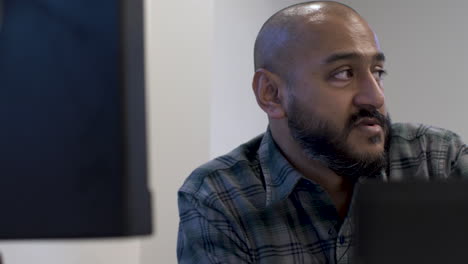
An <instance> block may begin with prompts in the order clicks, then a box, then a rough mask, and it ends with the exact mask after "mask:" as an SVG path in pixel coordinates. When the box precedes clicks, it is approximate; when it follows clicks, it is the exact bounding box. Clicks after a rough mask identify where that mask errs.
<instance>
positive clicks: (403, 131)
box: [392, 123, 459, 141]
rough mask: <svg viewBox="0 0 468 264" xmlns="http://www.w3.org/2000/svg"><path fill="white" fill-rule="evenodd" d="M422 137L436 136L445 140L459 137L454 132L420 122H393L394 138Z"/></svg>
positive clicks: (409, 138)
mask: <svg viewBox="0 0 468 264" xmlns="http://www.w3.org/2000/svg"><path fill="white" fill-rule="evenodd" d="M422 138H434V139H439V140H443V141H451V140H453V139H458V138H459V136H458V135H457V134H455V133H454V132H452V131H450V130H447V129H443V128H439V127H435V126H429V125H425V124H418V123H394V124H392V140H393V139H403V140H406V141H412V140H417V139H422Z"/></svg>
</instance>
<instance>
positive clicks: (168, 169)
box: [142, 0, 213, 264]
mask: <svg viewBox="0 0 468 264" xmlns="http://www.w3.org/2000/svg"><path fill="white" fill-rule="evenodd" d="M212 3H213V2H212V1H211V0H203V1H199V0H179V1H154V0H148V1H147V4H148V5H147V13H146V14H147V26H148V27H147V31H146V32H147V36H148V37H147V59H148V64H147V66H148V69H147V78H148V107H149V108H148V110H149V111H148V112H149V116H150V123H149V128H150V129H149V132H150V133H149V135H150V150H151V162H150V163H151V166H150V168H151V176H152V189H153V191H154V195H155V197H156V201H155V209H156V210H155V228H156V236H155V237H153V238H151V239H145V240H143V241H142V263H144V264H155V263H164V264H166V263H167V264H170V263H176V241H177V228H178V224H179V220H178V212H177V200H176V198H177V189H178V188H179V187H180V186H181V185H182V182H183V181H184V179H185V178H186V177H187V176H188V175H189V173H190V172H191V171H192V170H193V169H194V168H195V167H197V166H199V165H201V164H202V163H204V162H206V161H207V160H208V159H209V122H210V120H209V116H210V115H209V105H210V89H211V64H212V54H211V49H212V23H213V21H212V17H213V6H212Z"/></svg>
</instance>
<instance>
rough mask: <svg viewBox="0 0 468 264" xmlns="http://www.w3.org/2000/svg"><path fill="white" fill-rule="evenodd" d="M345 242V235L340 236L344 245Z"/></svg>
mask: <svg viewBox="0 0 468 264" xmlns="http://www.w3.org/2000/svg"><path fill="white" fill-rule="evenodd" d="M344 243H345V237H344V236H340V244H341V245H343V244H344Z"/></svg>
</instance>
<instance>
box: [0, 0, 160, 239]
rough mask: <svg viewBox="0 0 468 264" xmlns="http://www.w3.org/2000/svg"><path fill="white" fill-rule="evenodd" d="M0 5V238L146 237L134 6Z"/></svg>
mask: <svg viewBox="0 0 468 264" xmlns="http://www.w3.org/2000/svg"><path fill="white" fill-rule="evenodd" d="M0 1H1V0H0ZM0 5H1V6H2V8H1V10H2V12H1V13H2V14H3V16H2V17H1V22H0V23H1V24H0V215H1V216H0V239H14V238H70V237H109V236H130V235H143V234H149V233H151V206H150V205H151V203H150V200H151V199H150V192H149V190H148V182H147V174H148V173H147V148H146V125H145V120H146V117H145V91H144V89H145V80H144V45H143V13H144V11H143V0H99V1H96V0H67V1H54V0H34V1H33V0H3V3H0Z"/></svg>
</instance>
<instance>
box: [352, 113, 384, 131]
mask: <svg viewBox="0 0 468 264" xmlns="http://www.w3.org/2000/svg"><path fill="white" fill-rule="evenodd" d="M365 117H368V118H374V119H376V120H377V122H378V123H379V125H380V126H381V127H382V128H383V129H384V130H387V129H388V128H387V124H388V121H387V119H388V118H387V117H386V116H384V115H383V114H381V113H380V112H379V111H377V110H376V109H373V110H367V109H364V108H363V109H360V110H359V111H358V112H357V113H356V114H353V115H352V116H351V117H350V118H349V121H348V128H349V129H351V128H352V127H353V126H354V125H355V124H356V122H357V121H358V120H360V119H361V118H365Z"/></svg>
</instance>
